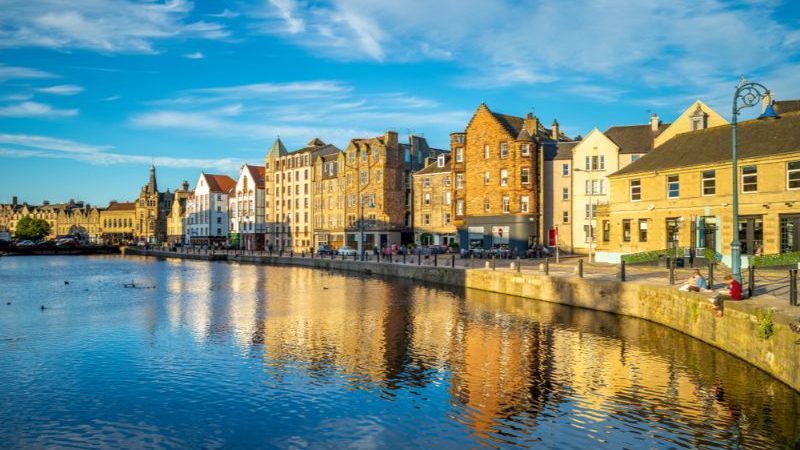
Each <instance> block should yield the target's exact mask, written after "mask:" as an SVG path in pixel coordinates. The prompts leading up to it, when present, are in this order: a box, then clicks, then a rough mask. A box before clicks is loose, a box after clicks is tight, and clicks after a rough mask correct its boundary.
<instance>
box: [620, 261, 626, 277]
mask: <svg viewBox="0 0 800 450" xmlns="http://www.w3.org/2000/svg"><path fill="white" fill-rule="evenodd" d="M619 281H625V260H624V259H623V260H622V261H621V262H620V263H619Z"/></svg>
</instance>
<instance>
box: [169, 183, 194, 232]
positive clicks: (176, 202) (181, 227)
mask: <svg viewBox="0 0 800 450" xmlns="http://www.w3.org/2000/svg"><path fill="white" fill-rule="evenodd" d="M190 195H192V191H191V190H189V182H188V181H186V180H184V181H183V183H182V184H181V188H180V189H178V190H176V191H175V192H173V194H172V207H171V208H170V212H169V214H168V215H167V242H169V243H170V244H182V243H184V240H185V237H186V201H187V200H188V198H189V196H190Z"/></svg>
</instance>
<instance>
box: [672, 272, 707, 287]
mask: <svg viewBox="0 0 800 450" xmlns="http://www.w3.org/2000/svg"><path fill="white" fill-rule="evenodd" d="M679 290H681V291H689V292H700V291H706V290H708V283H707V282H706V279H705V278H704V277H703V275H701V274H700V271H699V270H697V269H695V270H694V271H692V276H690V277H689V279H688V280H686V282H685V283H684V284H683V286H681V287H680V288H679Z"/></svg>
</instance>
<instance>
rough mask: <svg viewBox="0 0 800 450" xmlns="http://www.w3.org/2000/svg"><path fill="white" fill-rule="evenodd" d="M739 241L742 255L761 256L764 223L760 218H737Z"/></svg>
mask: <svg viewBox="0 0 800 450" xmlns="http://www.w3.org/2000/svg"><path fill="white" fill-rule="evenodd" d="M739 241H740V242H741V244H742V254H743V255H758V254H761V252H762V248H763V245H764V221H763V219H762V216H742V217H739Z"/></svg>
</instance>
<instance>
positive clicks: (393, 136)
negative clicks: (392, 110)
mask: <svg viewBox="0 0 800 450" xmlns="http://www.w3.org/2000/svg"><path fill="white" fill-rule="evenodd" d="M385 136H386V139H385V140H386V149H387V151H388V150H389V149H392V148H395V149H396V148H397V131H394V130H387V131H386V135H385Z"/></svg>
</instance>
